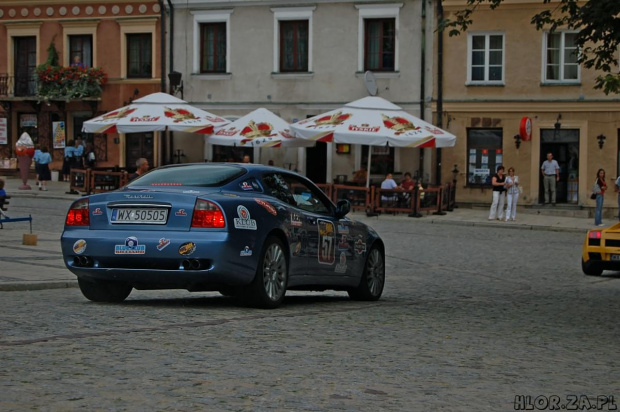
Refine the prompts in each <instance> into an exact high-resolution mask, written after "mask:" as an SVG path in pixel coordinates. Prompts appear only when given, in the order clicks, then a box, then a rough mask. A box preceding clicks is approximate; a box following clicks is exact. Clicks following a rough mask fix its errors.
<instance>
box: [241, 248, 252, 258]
mask: <svg viewBox="0 0 620 412" xmlns="http://www.w3.org/2000/svg"><path fill="white" fill-rule="evenodd" d="M239 256H252V249H250V247H249V246H246V247H245V248H243V250H242V251H241V252H240V253H239Z"/></svg>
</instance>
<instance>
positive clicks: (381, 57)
mask: <svg viewBox="0 0 620 412" xmlns="http://www.w3.org/2000/svg"><path fill="white" fill-rule="evenodd" d="M401 7H403V3H393V4H367V5H356V6H355V8H356V9H358V10H359V16H358V19H359V20H358V61H357V71H358V72H363V71H366V70H373V71H376V72H379V73H381V72H383V73H384V76H390V74H388V73H389V72H398V69H399V66H398V61H399V51H398V36H397V33H398V30H399V13H400V8H401ZM392 75H393V74H392Z"/></svg>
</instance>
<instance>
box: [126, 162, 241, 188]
mask: <svg viewBox="0 0 620 412" xmlns="http://www.w3.org/2000/svg"><path fill="white" fill-rule="evenodd" d="M245 173H246V170H245V169H243V168H241V167H238V166H230V165H208V166H205V165H188V166H180V167H167V168H162V169H155V170H152V171H150V172H149V173H147V174H145V175H144V176H142V177H139V178H137V179H135V180H133V181H132V182H131V183H129V185H128V186H129V187H132V186H173V187H174V186H200V187H220V186H223V185H225V184H227V183H229V182H231V181H232V180H234V179H236V178H237V177H239V176H242V175H244V174H245Z"/></svg>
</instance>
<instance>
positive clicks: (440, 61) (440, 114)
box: [436, 0, 443, 186]
mask: <svg viewBox="0 0 620 412" xmlns="http://www.w3.org/2000/svg"><path fill="white" fill-rule="evenodd" d="M442 1H443V0H438V1H437V24H438V25H439V23H441V22H442V21H443V4H441V3H442ZM442 119H443V32H442V31H438V32H437V127H439V128H440V129H441V128H443V122H442ZM436 175H437V180H436V182H437V183H436V184H437V185H438V186H440V185H441V148H437V171H436Z"/></svg>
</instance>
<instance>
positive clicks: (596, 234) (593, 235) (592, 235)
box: [588, 230, 601, 239]
mask: <svg viewBox="0 0 620 412" xmlns="http://www.w3.org/2000/svg"><path fill="white" fill-rule="evenodd" d="M588 237H589V238H590V239H600V238H601V231H600V230H591V231H590V232H588Z"/></svg>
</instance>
